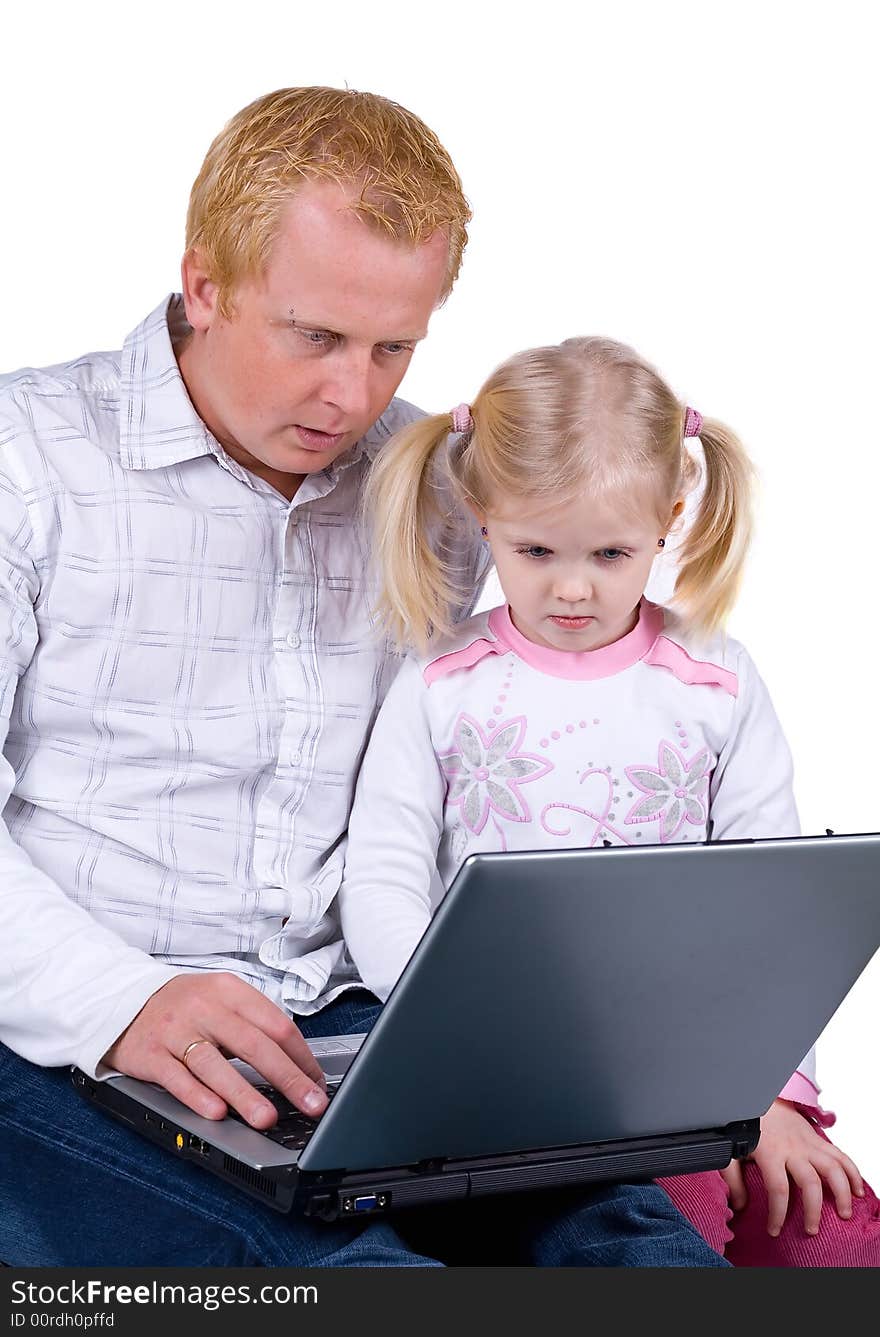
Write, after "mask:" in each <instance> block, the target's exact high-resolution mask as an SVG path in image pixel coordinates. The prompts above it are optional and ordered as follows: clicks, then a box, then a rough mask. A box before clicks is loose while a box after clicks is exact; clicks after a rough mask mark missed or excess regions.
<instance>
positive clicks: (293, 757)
mask: <svg viewBox="0 0 880 1337" xmlns="http://www.w3.org/2000/svg"><path fill="white" fill-rule="evenodd" d="M301 761H302V753H301V752H291V754H290V764H291V766H298V765H299V763H300V762H301Z"/></svg>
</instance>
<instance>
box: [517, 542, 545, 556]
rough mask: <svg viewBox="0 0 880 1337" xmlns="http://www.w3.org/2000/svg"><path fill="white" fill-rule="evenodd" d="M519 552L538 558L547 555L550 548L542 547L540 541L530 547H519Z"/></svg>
mask: <svg viewBox="0 0 880 1337" xmlns="http://www.w3.org/2000/svg"><path fill="white" fill-rule="evenodd" d="M517 552H519V553H522V554H523V556H525V557H534V558H536V559H537V558H541V557H546V556H547V555H548V554H549V552H550V549H549V548H542V547H541V545H540V544H539V543H533V544H532V545H531V546H530V547H528V548H517Z"/></svg>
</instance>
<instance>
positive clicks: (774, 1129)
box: [721, 1100, 865, 1236]
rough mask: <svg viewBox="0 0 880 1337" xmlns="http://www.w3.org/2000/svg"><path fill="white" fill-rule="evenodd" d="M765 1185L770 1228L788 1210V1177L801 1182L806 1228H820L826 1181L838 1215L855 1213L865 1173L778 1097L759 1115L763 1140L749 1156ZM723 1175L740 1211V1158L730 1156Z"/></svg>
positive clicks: (774, 1229)
mask: <svg viewBox="0 0 880 1337" xmlns="http://www.w3.org/2000/svg"><path fill="white" fill-rule="evenodd" d="M748 1159H749V1160H750V1161H754V1162H755V1164H756V1165H757V1167H758V1169H759V1170H760V1172H761V1177H762V1179H763V1180H764V1187H765V1188H766V1190H767V1198H768V1200H769V1211H768V1213H767V1232H768V1234H770V1235H774V1236H775V1235H778V1234H779V1232H780V1230H781V1229H782V1226H783V1223H784V1221H785V1217H786V1213H787V1212H788V1203H789V1194H790V1182H789V1181H791V1182H793V1183H794V1184H796V1185H797V1186H798V1188H799V1189H800V1191H801V1196H802V1198H803V1204H804V1230H805V1231H806V1233H807V1234H808V1235H817V1234H818V1233H819V1218H820V1216H821V1213H822V1196H823V1187H824V1186H826V1185H827V1187H828V1189H829V1191H830V1192H831V1194H832V1195H833V1197H834V1205H835V1207H836V1208H837V1215H838V1216H839V1217H841V1218H842V1219H843V1220H844V1221H846V1220H848V1219H849V1218H850V1217H851V1216H852V1195H853V1193H855V1195H856V1197H859V1198H861V1197H863V1196H864V1192H865V1190H864V1187H863V1185H862V1177H861V1175H860V1174H859V1172H858V1169H857V1168H856V1166H855V1165H854V1164H853V1162H852V1161H851V1160H850V1158H849V1157H848V1156H844V1154H843V1152H842V1151H839V1150H838V1148H837V1147H835V1146H834V1144H833V1143H832V1142H828V1141H827V1140H826V1139H825V1138H824V1137H822V1136H821V1135H820V1134H819V1133H817V1132H816V1130H815V1128H814V1127H813V1125H812V1124H811V1123H810V1121H809V1119H806V1118H805V1117H804V1116H803V1114H801V1113H800V1111H799V1110H798V1109H797V1108H796V1107H795V1106H794V1105H792V1104H791V1103H790V1102H789V1101H787V1100H774V1102H773V1104H772V1105H771V1106H770V1108H769V1110H768V1111H767V1113H766V1114H765V1115H764V1117H763V1119H762V1120H761V1140H760V1141H759V1143H758V1145H757V1147H756V1148H755V1150H754V1152H753V1153H752V1155H751V1156H749V1157H748ZM721 1176H722V1178H723V1179H724V1181H725V1183H726V1184H727V1191H728V1196H729V1199H730V1205H731V1207H732V1208H733V1210H734V1211H735V1212H738V1211H741V1210H742V1208H743V1207H745V1205H746V1203H747V1202H748V1193H747V1192H746V1186H745V1179H744V1177H743V1172H742V1166H741V1164H740V1162H739V1161H731V1163H730V1165H728V1166H727V1167H726V1169H724V1170H722V1171H721Z"/></svg>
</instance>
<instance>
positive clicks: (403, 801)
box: [339, 659, 445, 1002]
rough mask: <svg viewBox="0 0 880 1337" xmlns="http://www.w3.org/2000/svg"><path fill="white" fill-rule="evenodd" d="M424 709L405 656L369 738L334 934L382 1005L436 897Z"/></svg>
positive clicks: (433, 776) (436, 811) (434, 798)
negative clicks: (338, 932) (338, 930)
mask: <svg viewBox="0 0 880 1337" xmlns="http://www.w3.org/2000/svg"><path fill="white" fill-rule="evenodd" d="M426 707H427V688H426V687H425V684H424V681H423V678H422V675H421V672H420V670H419V667H418V664H417V663H416V662H415V660H412V659H408V660H407V661H406V662H405V663H404V665H403V666H402V668H401V670H400V672H399V673H398V675H397V677H396V678H395V680H394V683H393V684H392V687H391V689H390V691H389V693H388V695H387V697H386V698H385V701H384V704H383V706H382V709H381V710H380V712H379V715H378V718H377V720H376V724H375V727H374V729H373V732H372V734H371V736H370V743H369V747H368V748H367V752H366V755H365V757H364V761H363V765H362V767H361V772H360V776H359V778H358V785H357V790H356V792H355V800H354V807H353V809H352V815H351V821H350V823H349V828H348V832H349V838H348V850H347V853H346V862H345V872H344V875H343V880H342V886H341V888H340V892H339V902H340V915H341V920H342V930H343V934H344V936H345V941H346V945H347V947H348V951H349V953H350V955H351V957H352V959H353V960H354V963H355V965H356V966H357V968H358V972H359V974H360V977H361V979H362V980H363V982H364V984H365V985H366V986H367V988H368V989H371V990H372V992H373V993H375V994H376V996H377V997H378V998H381V1000H382V1001H383V1002H384V1001H385V1000H386V999H387V997H388V995H389V993H390V992H391V990H392V989H393V987H394V985H395V984H396V982H397V979H398V977H399V976H400V974H401V972H402V971H403V968H404V966H405V965H406V963H407V961H408V960H409V958H410V956H411V955H412V953H413V951H414V950H415V947H416V945H417V943H418V942H419V939H420V938H421V936H422V934H423V933H424V932H425V929H426V928H427V927H428V924H429V922H430V920H431V916H432V914H433V911H434V910H435V909H436V907H437V904H438V903H439V901H440V899H441V897H442V894H443V888H442V884H441V883H440V878H439V875H438V873H437V850H438V848H439V845H440V837H441V834H442V830H443V801H444V795H445V782H444V780H443V777H442V775H441V773H440V767H439V766H438V764H437V758H436V755H435V752H434V747H433V743H432V739H431V729H430V723H429V720H428V715H427V709H426Z"/></svg>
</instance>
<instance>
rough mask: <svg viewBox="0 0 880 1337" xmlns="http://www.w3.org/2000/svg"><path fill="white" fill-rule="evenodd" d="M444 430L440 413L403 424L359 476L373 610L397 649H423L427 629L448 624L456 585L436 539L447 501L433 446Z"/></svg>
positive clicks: (448, 425) (446, 423)
mask: <svg viewBox="0 0 880 1337" xmlns="http://www.w3.org/2000/svg"><path fill="white" fill-rule="evenodd" d="M451 431H452V420H451V416H450V414H448V413H441V414H435V415H434V416H433V417H430V418H420V419H419V420H418V421H417V422H414V423H410V424H409V425H408V426H406V427H404V428H402V429H401V431H399V432H396V433H395V434H394V436H393V437H392V439H391V440H390V441H389V442H388V444H387V445H386V446H384V447H383V448H382V450H381V451H380V452H379V454H378V456H377V458H376V460H375V462H374V464H373V466H372V469H371V470H370V475H369V478H368V480H367V486H366V490H365V499H364V507H365V511H366V513H367V516H368V519H369V521H370V523H371V525H372V542H373V550H374V553H375V557H376V562H377V566H378V573H379V583H380V589H381V593H380V597H379V602H378V605H377V608H376V611H377V613H378V615H379V617H380V618H381V620H382V623H383V625H384V626H385V628H386V630H387V631H388V633H389V635H390V636H391V637H392V639H393V640H394V641H395V643H396V644H397V645H398V646H400V647H401V648H403V647H406V646H407V645H414V646H415V647H416V648H417V649H419V650H424V649H425V648H426V646H427V642H428V638H429V636H430V635H431V634H432V632H435V631H437V632H446V631H449V630H450V629H451V616H450V610H451V608H452V607H453V606H454V604H455V599H456V594H457V590H456V589H455V587H454V584H453V581H452V579H451V578H450V573H449V568H448V566H447V564H446V562H445V561H444V559H443V556H442V549H441V551H439V552H438V548H440V547H441V545H440V544H438V543H437V542H436V538H437V534H438V531H439V530H440V529H441V527H442V525H443V522H444V521H445V520H446V518H447V517H446V514H445V512H446V510H447V509H448V500H449V473H448V469H446V465H445V451H444V453H443V456H442V457H441V456H440V454H439V448H440V447H441V446H444V447H445V444H446V440H447V437H448V436H449V434H450V432H451ZM444 471H445V473H446V477H445V479H444V478H443V477H442V473H443V472H444ZM444 483H445V486H443V484H444ZM432 539H434V540H435V542H433V543H432Z"/></svg>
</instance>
